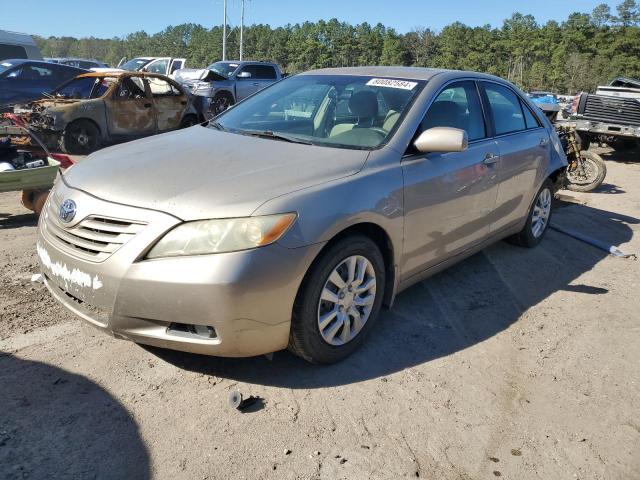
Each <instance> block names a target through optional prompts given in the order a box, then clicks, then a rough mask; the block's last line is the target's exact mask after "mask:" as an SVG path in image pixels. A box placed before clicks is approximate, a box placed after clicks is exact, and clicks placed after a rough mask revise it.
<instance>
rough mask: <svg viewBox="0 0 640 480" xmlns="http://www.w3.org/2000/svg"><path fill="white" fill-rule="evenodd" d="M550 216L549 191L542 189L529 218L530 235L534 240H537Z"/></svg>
mask: <svg viewBox="0 0 640 480" xmlns="http://www.w3.org/2000/svg"><path fill="white" fill-rule="evenodd" d="M550 215H551V191H550V190H549V189H548V188H545V189H543V190H542V191H541V192H540V195H538V198H537V199H536V204H535V206H534V207H533V216H532V218H531V233H532V234H533V236H534V237H535V238H539V237H540V236H541V235H542V234H543V233H544V231H545V229H546V228H547V223H548V222H549V216H550Z"/></svg>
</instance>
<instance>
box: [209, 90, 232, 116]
mask: <svg viewBox="0 0 640 480" xmlns="http://www.w3.org/2000/svg"><path fill="white" fill-rule="evenodd" d="M234 103H235V101H234V100H233V96H232V95H231V94H230V93H229V92H218V93H216V94H215V95H214V96H213V99H211V104H210V105H209V115H210V116H211V117H215V116H217V115H220V114H221V113H222V112H224V111H225V110H226V109H227V108H229V107H230V106H231V105H233V104H234Z"/></svg>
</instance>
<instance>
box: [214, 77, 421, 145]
mask: <svg viewBox="0 0 640 480" xmlns="http://www.w3.org/2000/svg"><path fill="white" fill-rule="evenodd" d="M424 83H425V82H424V81H419V80H401V79H392V78H378V77H369V76H351V75H299V76H295V77H289V78H287V79H285V80H283V81H281V82H278V83H276V84H274V85H273V86H272V87H270V88H268V89H266V90H263V91H262V92H259V93H257V94H256V95H254V96H252V97H250V98H248V99H247V100H245V101H243V102H241V103H239V104H238V105H236V106H234V107H233V108H231V109H230V110H228V111H226V112H225V113H223V114H222V115H220V116H219V117H217V118H216V121H214V122H212V123H211V126H212V127H213V128H221V129H225V130H228V131H230V132H233V133H240V134H245V135H259V136H264V137H270V138H273V139H280V140H287V141H299V142H300V143H311V144H314V145H325V146H332V147H341V148H364V149H370V148H375V147H378V146H380V145H382V144H383V143H385V142H386V141H387V139H388V138H389V137H390V135H391V133H392V132H393V131H394V130H395V127H396V126H397V125H399V122H400V119H401V118H402V117H403V115H404V113H405V112H406V111H407V110H408V109H409V107H410V105H411V103H412V101H413V99H414V98H415V97H416V95H417V94H418V92H419V91H420V90H421V89H422V88H423V86H424Z"/></svg>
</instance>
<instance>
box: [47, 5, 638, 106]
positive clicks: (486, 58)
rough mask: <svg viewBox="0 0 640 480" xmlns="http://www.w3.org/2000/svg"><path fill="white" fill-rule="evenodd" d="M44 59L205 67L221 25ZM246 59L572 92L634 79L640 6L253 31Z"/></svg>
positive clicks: (83, 46) (62, 44)
mask: <svg viewBox="0 0 640 480" xmlns="http://www.w3.org/2000/svg"><path fill="white" fill-rule="evenodd" d="M239 37H240V32H239V28H235V27H234V28H229V29H228V38H227V57H228V58H237V52H238V51H239ZM36 42H37V43H38V45H39V47H40V49H41V51H42V53H43V55H44V56H46V57H65V56H69V57H85V58H97V59H100V60H103V61H105V62H107V63H109V64H110V65H117V64H118V62H119V60H120V59H121V58H122V57H126V58H128V59H131V58H134V57H136V56H144V55H148V56H172V57H186V58H187V66H189V67H194V68H199V67H204V66H206V65H208V64H210V63H212V62H213V61H217V60H220V59H221V57H222V26H221V25H220V26H214V27H213V28H206V27H204V26H202V25H198V24H193V23H187V24H181V25H177V26H169V27H167V28H165V29H164V30H163V31H161V32H158V33H155V34H153V35H149V34H147V33H146V32H144V31H139V32H135V33H132V34H129V35H127V36H125V37H114V38H110V39H101V38H93V37H90V38H80V39H77V38H73V37H49V38H42V37H36ZM244 53H245V59H254V60H270V61H274V62H277V63H278V64H280V66H281V67H282V69H283V70H284V71H285V72H287V73H296V72H299V71H303V70H308V69H313V68H323V67H347V66H357V65H407V66H420V67H438V68H451V69H462V70H473V71H479V72H486V73H490V74H494V75H498V76H501V77H504V78H508V79H509V80H511V81H513V82H514V83H516V84H518V85H519V86H520V87H522V88H523V89H525V90H552V91H554V92H558V93H575V92H578V91H582V90H586V91H588V90H592V89H593V88H595V87H596V86H597V85H600V84H603V83H606V82H608V81H609V80H610V79H612V78H613V77H616V76H628V77H635V78H640V6H639V5H638V3H637V2H636V1H635V0H624V1H623V2H622V3H621V4H619V5H618V6H617V7H616V11H615V12H612V11H611V9H610V8H609V6H608V5H606V4H601V5H599V6H597V7H596V8H595V9H594V10H593V11H592V12H591V13H573V14H571V15H569V17H568V18H567V19H566V20H565V21H563V22H557V21H549V22H547V23H545V24H543V25H541V24H538V23H537V22H536V20H535V18H534V17H533V16H532V15H523V14H520V13H514V14H513V15H512V16H511V17H510V18H508V19H506V20H505V21H504V22H503V24H502V26H501V27H500V28H494V27H491V26H490V25H485V26H482V27H470V26H467V25H464V24H463V23H460V22H455V23H453V24H451V25H448V26H446V27H444V28H443V29H442V30H440V31H434V30H432V29H429V28H416V29H414V30H412V31H410V32H407V33H404V34H402V33H399V32H397V31H396V30H394V29H393V28H389V27H386V26H384V25H382V24H380V23H379V24H377V25H370V24H368V23H360V24H357V25H351V24H349V23H345V22H339V21H338V20H336V19H331V20H328V21H324V20H321V21H318V22H315V23H312V22H304V23H302V24H295V25H286V26H283V27H277V28H272V27H270V26H269V25H262V24H259V25H252V26H248V27H245V30H244Z"/></svg>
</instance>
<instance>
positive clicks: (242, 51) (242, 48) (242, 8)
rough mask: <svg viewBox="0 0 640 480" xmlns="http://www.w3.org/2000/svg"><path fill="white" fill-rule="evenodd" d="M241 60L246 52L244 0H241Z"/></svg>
mask: <svg viewBox="0 0 640 480" xmlns="http://www.w3.org/2000/svg"><path fill="white" fill-rule="evenodd" d="M240 2H241V3H240V61H242V54H243V53H244V0H240Z"/></svg>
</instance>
